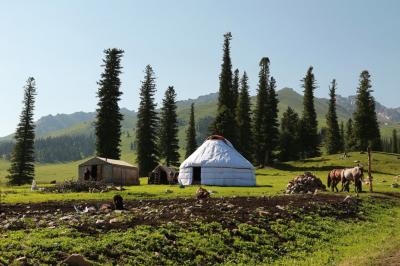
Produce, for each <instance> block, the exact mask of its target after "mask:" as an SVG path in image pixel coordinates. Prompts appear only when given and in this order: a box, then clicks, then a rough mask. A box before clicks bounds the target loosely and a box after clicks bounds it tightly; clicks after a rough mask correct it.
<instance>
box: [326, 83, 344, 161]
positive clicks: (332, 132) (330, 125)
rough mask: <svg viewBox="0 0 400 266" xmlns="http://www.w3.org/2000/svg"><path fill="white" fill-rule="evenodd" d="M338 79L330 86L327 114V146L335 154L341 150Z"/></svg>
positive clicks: (330, 152)
mask: <svg viewBox="0 0 400 266" xmlns="http://www.w3.org/2000/svg"><path fill="white" fill-rule="evenodd" d="M336 86H337V85H336V80H335V79H334V80H332V83H331V86H330V88H329V97H330V98H329V109H328V113H327V114H326V125H327V131H326V138H325V146H326V151H327V153H328V154H335V153H339V152H340V151H341V148H342V147H341V146H342V144H341V137H340V129H339V122H338V119H337V114H336Z"/></svg>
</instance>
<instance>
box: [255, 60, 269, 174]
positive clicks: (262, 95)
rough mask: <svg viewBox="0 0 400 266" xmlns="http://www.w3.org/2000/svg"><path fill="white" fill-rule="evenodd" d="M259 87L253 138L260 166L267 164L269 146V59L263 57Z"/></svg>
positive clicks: (256, 159) (256, 158)
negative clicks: (267, 118)
mask: <svg viewBox="0 0 400 266" xmlns="http://www.w3.org/2000/svg"><path fill="white" fill-rule="evenodd" d="M258 78H259V81H258V88H257V98H256V107H255V110H254V121H253V139H254V143H253V145H254V160H255V162H256V163H257V164H258V165H259V166H260V167H264V166H265V157H266V151H267V146H266V143H265V140H266V135H267V132H266V131H267V127H268V125H267V123H266V113H267V99H268V81H269V59H268V57H263V58H262V59H261V60H260V72H259V74H258Z"/></svg>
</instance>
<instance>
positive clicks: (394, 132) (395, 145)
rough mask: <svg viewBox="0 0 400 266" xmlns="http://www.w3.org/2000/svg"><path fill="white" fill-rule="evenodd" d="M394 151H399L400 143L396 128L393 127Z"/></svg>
mask: <svg viewBox="0 0 400 266" xmlns="http://www.w3.org/2000/svg"><path fill="white" fill-rule="evenodd" d="M392 152H393V153H399V144H398V139H397V130H396V129H393V131H392Z"/></svg>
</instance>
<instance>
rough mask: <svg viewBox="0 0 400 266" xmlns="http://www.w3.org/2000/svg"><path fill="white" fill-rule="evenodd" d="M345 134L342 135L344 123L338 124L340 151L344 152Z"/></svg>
mask: <svg viewBox="0 0 400 266" xmlns="http://www.w3.org/2000/svg"><path fill="white" fill-rule="evenodd" d="M344 145H345V133H344V122H343V121H341V122H340V151H345V146H344Z"/></svg>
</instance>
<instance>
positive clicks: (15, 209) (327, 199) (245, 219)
mask: <svg viewBox="0 0 400 266" xmlns="http://www.w3.org/2000/svg"><path fill="white" fill-rule="evenodd" d="M344 199H345V197H344V196H343V195H330V194H317V195H290V196H273V197H232V198H209V199H203V200H197V199H194V198H177V199H162V200H133V201H127V202H125V210H123V211H114V210H111V209H102V208H101V206H102V205H103V204H110V205H111V199H110V201H109V202H106V201H85V202H83V201H57V202H46V203H32V204H13V205H9V204H3V205H1V211H0V230H17V229H29V228H37V227H47V228H53V227H54V228H55V227H58V226H67V227H73V228H76V229H78V230H79V231H83V232H88V233H95V232H97V231H105V230H106V231H107V230H112V229H117V230H123V229H126V228H132V227H135V226H137V225H152V226H158V225H163V224H166V223H169V222H173V223H178V224H183V225H187V226H190V224H191V223H192V222H196V221H199V222H219V223H221V224H223V225H224V226H226V227H230V228H232V227H235V226H236V225H237V223H249V224H258V223H260V222H265V220H276V219H279V218H284V219H298V218H300V216H301V215H302V214H304V213H318V214H319V215H322V216H335V217H336V218H337V219H346V218H352V217H355V216H356V215H357V213H358V206H359V201H358V200H355V199H351V200H348V199H346V200H344ZM86 207H87V208H86ZM85 209H86V211H85Z"/></svg>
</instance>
